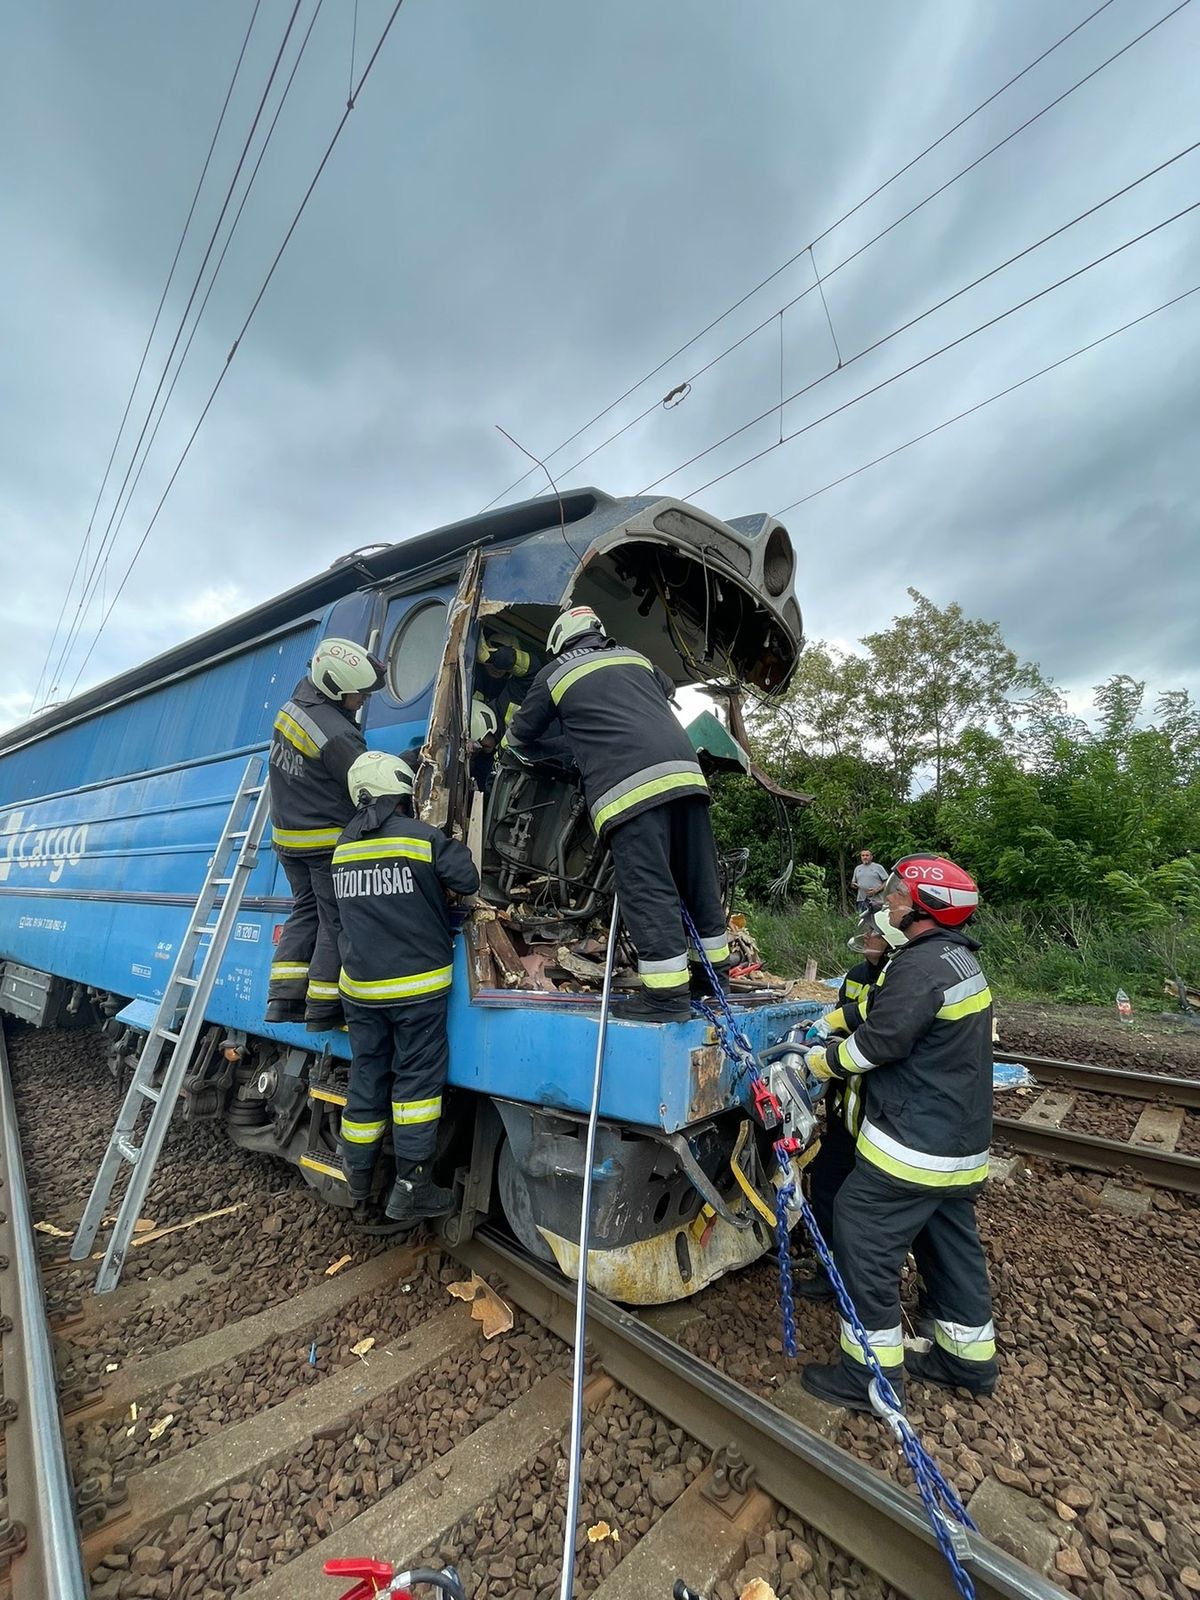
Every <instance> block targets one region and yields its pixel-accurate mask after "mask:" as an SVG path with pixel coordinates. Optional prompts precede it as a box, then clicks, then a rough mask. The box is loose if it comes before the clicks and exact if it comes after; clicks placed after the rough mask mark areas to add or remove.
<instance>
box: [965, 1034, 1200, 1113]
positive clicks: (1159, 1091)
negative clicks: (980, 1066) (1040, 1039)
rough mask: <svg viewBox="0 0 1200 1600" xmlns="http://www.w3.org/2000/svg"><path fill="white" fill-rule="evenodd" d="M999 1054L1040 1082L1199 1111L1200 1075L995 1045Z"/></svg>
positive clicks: (1001, 1059) (1001, 1057)
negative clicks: (1105, 1063)
mask: <svg viewBox="0 0 1200 1600" xmlns="http://www.w3.org/2000/svg"><path fill="white" fill-rule="evenodd" d="M996 1058H997V1060H1000V1061H1012V1062H1015V1064H1016V1065H1017V1066H1020V1067H1028V1068H1029V1070H1030V1072H1032V1073H1033V1075H1034V1077H1035V1078H1036V1079H1037V1080H1038V1082H1039V1083H1061V1084H1064V1085H1065V1086H1066V1087H1067V1088H1069V1089H1086V1090H1090V1091H1091V1092H1093V1093H1096V1094H1116V1095H1124V1097H1125V1098H1126V1099H1127V1100H1166V1101H1169V1102H1170V1104H1171V1105H1173V1106H1180V1107H1182V1108H1183V1109H1184V1110H1186V1111H1200V1078H1173V1077H1168V1076H1167V1074H1166V1073H1163V1072H1130V1071H1128V1070H1127V1069H1126V1068H1124V1067H1097V1066H1094V1065H1092V1064H1091V1063H1090V1062H1086V1061H1052V1060H1050V1059H1049V1058H1047V1057H1046V1056H1027V1055H1022V1054H1021V1053H1020V1052H1018V1051H1014V1050H1006V1049H1005V1048H1004V1046H1003V1045H1001V1044H998V1045H997V1046H996Z"/></svg>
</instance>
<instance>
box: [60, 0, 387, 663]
mask: <svg viewBox="0 0 1200 1600" xmlns="http://www.w3.org/2000/svg"><path fill="white" fill-rule="evenodd" d="M403 4H404V0H395V4H394V5H393V6H392V9H391V11H390V12H389V14H388V19H387V21H386V22H385V23H384V25H383V31H382V32H381V33H380V35H379V39H378V41H377V42H376V45H375V48H374V49H373V50H372V52H371V55H370V57H369V59H368V61H367V64H366V66H365V67H364V68H363V70H362V74H361V76H360V77H359V80H358V83H357V84H356V85H355V88H354V93H353V94H352V95H351V96H350V99H349V102H348V104H347V105H346V108H345V110H344V111H343V112H342V115H341V117H340V118H339V119H338V123H337V126H336V127H335V129H334V131H333V135H332V137H331V138H330V140H329V143H328V145H327V146H326V147H325V153H324V154H323V155H322V157H321V160H320V162H319V163H318V165H317V170H316V172H315V173H314V174H313V176H312V180H311V182H310V183H309V185H308V188H307V189H306V190H305V191H304V195H303V197H302V199H301V201H300V204H299V205H298V206H297V208H296V213H295V215H294V216H293V218H292V220H291V222H290V223H289V225H288V229H287V232H286V233H285V234H284V236H283V242H282V243H281V244H280V246H279V249H278V250H277V251H276V252H275V256H274V259H273V260H272V262H271V265H270V267H269V268H268V269H267V274H266V276H265V277H264V279H263V281H262V284H261V286H260V288H259V290H258V293H257V294H256V295H255V297H254V302H253V304H252V305H251V307H250V309H249V311H248V312H247V313H246V317H245V320H244V321H243V323H242V325H241V327H240V328H239V330H238V333H237V336H236V337H235V339H234V341H233V344H232V345H231V346H230V349H229V354H228V355H227V356H226V358H225V364H224V366H223V367H222V368H221V371H220V373H219V374H218V376H217V380H216V382H215V383H214V384H213V386H212V389H211V391H210V393H209V396H208V399H207V400H206V401H205V402H204V409H203V410H202V411H201V413H200V415H199V417H198V418H197V420H196V425H195V427H194V428H193V429H192V431H191V433H190V434H189V436H188V439H187V442H186V444H185V445H184V447H183V450H182V452H181V453H180V456H179V459H178V461H177V462H176V463H175V467H174V470H173V471H172V473H171V476H170V477H169V478H168V480H167V483H166V487H165V488H164V489H163V492H162V494H161V495H160V496H159V500H158V503H157V505H156V506H155V508H154V511H153V513H152V514H151V517H150V520H149V522H148V523H147V524H146V528H145V531H144V532H143V534H142V536H141V539H140V540H139V541H138V544H137V546H136V548H135V550H134V552H133V555H132V556H131V557H130V560H129V563H128V565H127V566H126V568H125V571H124V573H123V574H122V576H121V580H120V582H119V583H118V585H117V588H116V591H115V593H114V594H113V597H112V599H111V600H110V601H109V603H108V607H107V609H106V610H105V612H104V615H103V617H102V618H101V620H100V626H99V627H98V628H97V630H96V633H95V636H94V637H93V639H92V642H91V644H90V645H89V646H88V651H87V654H86V655H85V656H84V658H83V660H82V662H81V663H80V665H79V668H78V671H77V672H76V674H75V677H74V680H73V681H72V684H71V693H72V694H73V693H74V692H75V686H76V685H77V684H78V682H79V680H80V678H81V677H82V676H83V672H84V669H85V668H86V666H87V664H88V662H89V661H90V660H91V657H92V654H93V652H94V651H95V648H96V645H97V644H98V643H99V641H100V637H101V635H102V634H103V632H104V629H105V627H106V626H107V624H108V620H109V618H110V617H111V616H112V614H113V611H114V610H115V608H116V606H117V603H118V602H119V600H120V598H121V595H122V593H123V592H124V589H125V585H126V584H127V583H128V582H129V579H130V576H131V575H132V573H133V569H134V567H135V566H136V564H137V561H138V557H139V556H140V555H141V553H142V551H143V550H144V549H145V548H146V543H147V541H148V540H149V538H150V535H151V533H152V532H153V531H154V526H155V524H156V522H157V521H158V518H159V515H160V513H161V512H162V508H163V506H164V505H165V504H166V502H167V497H168V495H169V494H170V493H171V490H172V488H173V487H174V485H175V480H176V479H177V478H178V476H179V474H180V472H181V470H182V469H183V464H184V462H185V461H186V460H187V458H188V455H189V453H190V451H191V448H192V445H193V444H194V443H195V442H196V436H197V435H198V434H199V432H200V429H201V428H202V427H203V425H204V420H205V418H206V417H207V416H208V413H209V411H210V409H211V408H212V404H213V401H214V400H215V399H216V398H217V394H218V392H219V390H220V388H221V385H222V383H224V381H225V377H226V375H227V373H228V372H229V368H230V366H231V364H232V362H233V358H234V356H235V355H236V354H237V352H238V348H239V346H240V345H241V342H242V340H243V339H244V338H245V336H246V332H247V330H248V329H249V327H250V324H251V323H252V322H253V320H254V317H255V314H256V313H257V311H258V308H259V306H260V305H261V304H262V301H263V297H264V295H265V294H266V292H267V290H268V288H269V287H270V285H271V280H272V279H273V278H274V276H275V272H276V269H277V268H278V266H279V263H280V261H282V259H283V256H284V252H285V251H286V250H287V247H288V245H289V244H290V242H291V239H292V235H293V234H294V233H295V231H296V228H297V227H298V226H299V223H300V218H301V217H302V216H303V215H304V212H305V208H306V207H307V205H308V202H309V200H310V199H311V198H312V194H313V190H314V189H315V188H316V187H317V184H318V183H319V181H320V178H321V174H322V173H323V172H324V171H325V168H326V166H327V164H328V162H329V158H330V156H331V155H332V154H333V152H334V148H335V147H336V145H337V142H338V140H339V139H340V138H341V136H342V131H343V129H344V128H345V126H346V123H347V122H348V121H349V119H350V113H351V112H352V111H353V110H354V107H355V106H356V104H357V103H358V97H359V95H360V94H361V93H362V90H363V85H364V84H365V83H366V81H367V79H368V78H369V77H370V75H371V72H372V70H373V69H374V66H375V63H376V61H377V60H378V59H379V55H380V52H381V51H382V49H383V47H384V45H385V44H386V43H387V40H388V36H389V34H390V33H391V31H392V27H393V25H394V23H395V21H396V18H397V17H398V16H399V14H400V8H401V6H402V5H403Z"/></svg>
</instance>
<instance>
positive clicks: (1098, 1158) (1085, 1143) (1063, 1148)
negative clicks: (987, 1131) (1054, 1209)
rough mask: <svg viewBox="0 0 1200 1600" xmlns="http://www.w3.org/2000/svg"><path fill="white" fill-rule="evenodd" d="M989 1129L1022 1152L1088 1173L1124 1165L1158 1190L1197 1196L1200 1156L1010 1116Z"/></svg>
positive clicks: (994, 1121)
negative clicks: (1083, 1169)
mask: <svg viewBox="0 0 1200 1600" xmlns="http://www.w3.org/2000/svg"><path fill="white" fill-rule="evenodd" d="M992 1129H993V1131H994V1133H995V1134H996V1136H997V1137H998V1138H1001V1139H1003V1140H1005V1142H1006V1143H1007V1144H1010V1145H1011V1146H1012V1147H1013V1149H1014V1150H1019V1151H1021V1153H1022V1154H1023V1155H1030V1156H1046V1157H1048V1158H1049V1159H1050V1160H1051V1161H1061V1162H1063V1163H1064V1164H1066V1165H1067V1166H1072V1167H1085V1168H1087V1169H1088V1170H1089V1171H1092V1172H1120V1171H1122V1170H1123V1169H1126V1168H1127V1169H1128V1170H1129V1171H1131V1172H1135V1173H1136V1174H1137V1175H1138V1177H1139V1178H1144V1179H1145V1180H1146V1181H1147V1182H1148V1183H1151V1184H1153V1185H1154V1186H1155V1187H1156V1188H1158V1189H1175V1190H1177V1191H1178V1192H1179V1193H1180V1194H1192V1195H1200V1156H1187V1155H1181V1154H1180V1153H1179V1152H1178V1151H1164V1150H1153V1149H1151V1147H1150V1146H1149V1145H1145V1144H1123V1143H1122V1142H1121V1140H1120V1139H1101V1138H1099V1137H1097V1135H1096V1134H1094V1133H1072V1132H1071V1131H1070V1130H1069V1129H1066V1128H1051V1127H1048V1126H1046V1125H1045V1124H1044V1123H1039V1122H1020V1121H1016V1120H1014V1119H1012V1118H1010V1117H994V1118H993V1119H992Z"/></svg>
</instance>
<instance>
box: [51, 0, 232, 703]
mask: <svg viewBox="0 0 1200 1600" xmlns="http://www.w3.org/2000/svg"><path fill="white" fill-rule="evenodd" d="M261 5H262V0H255V3H254V10H253V11H252V12H251V13H250V21H249V22H248V23H247V25H246V32H245V35H244V37H243V39H242V48H241V49H240V50H239V51H238V57H237V61H236V62H235V63H234V68H233V76H232V77H231V78H230V80H229V87H228V88H227V89H226V90H225V99H224V100H223V101H222V103H221V111H220V114H219V116H218V117H217V125H216V127H215V128H214V129H213V135H212V138H211V139H210V140H209V143H208V151H207V153H206V155H205V157H204V165H203V166H202V167H201V169H200V176H199V178H198V179H197V180H196V188H195V190H194V192H193V194H192V203H191V205H190V206H189V207H188V213H187V216H186V217H185V218H184V223H183V229H182V231H181V232H180V235H179V242H178V244H177V245H176V246H175V254H174V256H173V257H172V259H171V265H170V267H169V268H168V270H167V281H166V283H164V284H163V291H162V294H161V295H160V296H159V299H158V305H157V307H156V309H155V312H154V320H153V321H152V322H151V324H150V332H149V333H148V334H147V335H146V343H145V345H144V346H143V349H142V356H141V360H140V361H139V362H138V366H137V371H136V372H135V373H134V377H133V383H132V385H131V387H130V390H129V396H128V398H127V399H126V401H125V409H124V411H123V412H122V413H121V421H120V423H119V424H118V426H117V433H116V437H115V438H114V440H113V444H112V449H111V450H110V451H109V454H108V461H107V463H106V465H105V468H104V476H103V477H102V478H101V480H100V487H99V489H98V490H97V491H96V501H95V504H94V505H93V506H92V511H91V515H90V516H89V517H88V524H87V530H86V532H85V533H84V535H83V538H82V539H81V540H80V542H79V550H78V552H77V554H76V556H75V565H74V567H73V568H72V570H71V576H70V578H69V579H68V582H67V587H66V589H65V590H64V591H63V598H62V605H61V606H60V607H59V611H58V620H57V621H56V622H55V624H54V631H53V633H52V634H51V635H50V642H49V644H48V645H47V646H46V659H45V660H44V661H43V662H42V670H41V671H40V672H39V673H38V679H37V683H36V685H35V686H34V691H33V700H32V705H33V706H36V705H37V703H38V696H39V695H40V694H41V692H42V685H43V683H44V682H45V678H46V673H47V672H48V671H49V669H50V661H51V658H52V656H53V654H54V646H55V645H56V644H57V642H58V634H59V630H60V628H61V627H62V622H63V618H64V616H65V615H66V612H67V606H68V604H69V603H70V599H71V591H72V589H73V588H74V587H75V579H76V578H77V577H78V576H79V569H80V567H81V566H82V565H83V563H84V562H85V561H86V560H87V554H88V545H89V543H90V541H91V537H92V528H93V526H94V524H95V521H96V513H97V512H98V511H99V509H100V502H101V500H102V499H103V498H104V491H105V489H106V488H107V487H108V479H109V474H110V473H111V472H112V466H113V462H114V461H115V460H116V456H117V447H118V446H119V445H120V443H121V435H122V434H123V433H124V431H125V424H126V423H127V422H128V421H129V413H130V410H131V409H132V407H133V399H134V396H135V395H136V394H137V388H138V384H139V383H140V382H141V381H142V373H143V372H144V371H145V370H146V359H147V357H148V356H149V354H150V346H151V344H153V342H154V335H155V333H156V332H157V331H158V324H159V319H160V318H161V316H162V313H163V307H164V306H165V305H166V303H167V295H168V293H169V292H170V288H171V284H172V282H173V281H174V278H175V268H176V267H177V266H178V265H179V257H180V256H181V255H182V253H183V246H184V243H185V241H186V239H187V236H188V232H189V230H190V228H191V225H192V218H193V217H194V216H195V214H196V206H197V204H198V202H199V199H200V191H201V190H202V189H203V188H204V180H205V178H206V177H207V176H208V169H209V166H210V165H211V163H212V158H213V151H214V150H215V149H216V148H217V140H218V139H219V138H220V136H221V129H222V127H224V125H225V113H226V112H227V111H228V110H229V102H230V100H231V99H232V98H233V91H234V87H235V85H236V84H237V80H238V76H239V74H240V73H241V70H242V62H243V61H244V60H245V56H246V48H247V46H248V45H249V43H250V35H251V33H253V31H254V23H255V20H256V19H257V17H258V13H259V8H260V6H261ZM82 604H83V595H82V594H81V595H80V605H82Z"/></svg>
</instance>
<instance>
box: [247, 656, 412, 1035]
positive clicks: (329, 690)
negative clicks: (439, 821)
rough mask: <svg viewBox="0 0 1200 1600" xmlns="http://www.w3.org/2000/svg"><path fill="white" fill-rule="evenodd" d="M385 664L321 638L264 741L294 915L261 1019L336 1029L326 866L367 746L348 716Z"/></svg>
mask: <svg viewBox="0 0 1200 1600" xmlns="http://www.w3.org/2000/svg"><path fill="white" fill-rule="evenodd" d="M382 682H383V668H382V666H381V665H380V663H379V662H378V661H376V659H375V658H374V656H371V655H368V654H367V652H366V651H365V650H364V649H363V647H362V645H359V644H355V643H354V641H353V640H351V639H323V640H322V641H321V643H320V644H319V645H318V646H317V650H316V653H315V654H314V656H313V658H312V660H311V662H310V663H309V667H308V676H307V677H305V678H302V679H301V680H300V682H299V683H298V684H297V685H296V687H295V689H294V690H293V692H292V698H291V699H290V700H289V701H288V702H287V704H286V705H284V706H283V707H281V709H280V711H279V715H278V716H277V717H276V718H275V728H274V732H273V734H272V736H271V760H270V790H271V824H272V826H271V840H272V843H273V844H274V846H275V853H276V855H277V856H278V857H279V859H280V861H281V862H282V863H283V870H284V872H285V873H286V874H287V880H288V883H289V884H290V885H291V890H292V900H293V904H292V910H291V914H290V915H289V917H288V919H287V921H286V922H285V923H284V925H283V932H282V933H281V934H280V937H279V943H278V945H277V946H276V949H275V956H274V959H273V960H272V962H271V982H270V987H269V989H268V990H267V1021H268V1022H300V1021H304V1022H306V1023H307V1025H308V1027H309V1029H310V1031H312V1032H314V1033H321V1032H324V1031H325V1030H327V1029H329V1028H337V1027H340V1026H341V1023H342V1020H343V1019H342V1006H341V1001H340V999H339V998H338V968H339V965H340V963H339V960H338V946H337V939H338V909H337V901H336V899H335V898H334V893H333V885H332V883H331V881H330V875H329V874H330V863H331V861H332V859H333V847H334V845H336V844H337V842H338V835H339V834H340V833H341V831H342V829H343V828H344V827H345V826H346V824H347V823H348V822H349V821H350V818H351V817H352V816H353V815H354V806H353V804H352V803H351V801H350V797H349V795H348V794H347V793H346V777H347V774H348V773H349V771H350V768H351V766H352V765H353V763H354V761H355V760H356V758H357V757H358V756H360V755H361V754H362V752H363V751H364V750H365V749H366V744H365V742H364V740H363V736H362V734H361V733H360V732H359V730H358V724H357V722H356V721H355V717H356V715H357V713H358V711H359V709H360V708H361V706H362V704H363V702H364V700H365V699H366V697H367V695H369V694H370V693H371V692H372V691H373V690H375V689H378V688H379V687H380V685H381V684H382Z"/></svg>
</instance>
